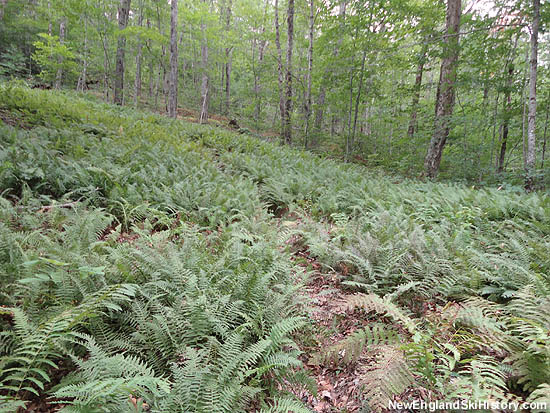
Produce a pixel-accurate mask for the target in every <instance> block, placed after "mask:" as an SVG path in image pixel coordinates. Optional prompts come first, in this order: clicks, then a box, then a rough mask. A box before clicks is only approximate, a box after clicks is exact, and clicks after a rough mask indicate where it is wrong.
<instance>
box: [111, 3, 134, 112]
mask: <svg viewBox="0 0 550 413" xmlns="http://www.w3.org/2000/svg"><path fill="white" fill-rule="evenodd" d="M130 2H131V0H120V6H119V8H118V29H119V30H124V29H125V28H126V26H127V25H128V17H129V15H130ZM125 54H126V36H124V35H120V34H119V36H118V42H117V51H116V69H115V96H114V103H115V104H117V105H122V103H123V100H124V56H125Z"/></svg>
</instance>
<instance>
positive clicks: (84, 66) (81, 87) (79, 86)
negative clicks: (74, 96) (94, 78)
mask: <svg viewBox="0 0 550 413" xmlns="http://www.w3.org/2000/svg"><path fill="white" fill-rule="evenodd" d="M87 75H88V17H87V16H84V62H83V64H82V72H81V73H80V76H79V77H78V84H77V85H76V90H77V91H78V92H83V91H84V88H85V87H86V77H87Z"/></svg>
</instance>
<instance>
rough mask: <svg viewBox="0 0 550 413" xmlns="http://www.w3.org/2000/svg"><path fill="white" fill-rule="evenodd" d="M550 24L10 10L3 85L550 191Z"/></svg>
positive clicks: (490, 12) (467, 17) (492, 11)
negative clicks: (19, 83) (90, 97)
mask: <svg viewBox="0 0 550 413" xmlns="http://www.w3.org/2000/svg"><path fill="white" fill-rule="evenodd" d="M453 8H454V10H455V16H454V22H453V19H452V16H451V14H452V12H453ZM457 13H458V14H457ZM548 21H550V7H548V4H547V3H546V2H542V4H540V2H539V0H534V1H533V0H529V1H526V0H518V1H516V0H497V1H494V2H493V1H490V2H489V1H475V0H474V1H466V0H464V1H463V2H460V1H457V0H449V1H447V2H443V1H439V0H422V1H404V0H390V1H355V0H339V1H320V0H307V1H306V0H301V1H294V0H281V1H279V0H208V1H207V0H203V1H190V0H179V1H176V2H169V1H165V0H95V1H92V0H1V1H0V56H1V57H0V75H1V76H2V77H7V78H10V77H19V78H22V79H25V80H26V81H27V82H29V83H31V84H32V85H35V86H36V87H46V88H72V89H76V90H78V91H81V92H84V91H91V92H93V93H95V94H98V95H101V96H102V97H103V98H105V99H106V100H109V101H114V102H115V103H119V104H122V105H129V106H137V107H146V108H150V109H152V110H155V111H159V112H166V113H168V114H169V115H171V116H176V115H179V116H181V117H184V118H187V119H189V120H196V121H197V122H200V123H207V122H208V123H212V124H215V125H220V126H227V125H228V124H229V123H231V125H232V126H234V127H236V128H240V130H241V132H247V133H252V134H257V135H263V136H264V137H268V138H270V139H281V141H282V142H286V143H292V144H293V145H300V146H303V147H306V148H309V149H311V150H315V151H318V152H322V153H326V154H329V155H331V156H337V157H343V158H345V159H346V160H351V161H356V162H361V163H365V164H367V165H370V166H382V167H383V168H385V169H388V170H391V171H395V172H397V173H400V174H405V175H409V176H421V175H428V176H430V177H434V176H436V175H438V176H439V177H440V178H441V179H452V180H464V181H467V182H471V183H476V184H498V185H505V186H516V185H517V186H523V185H526V186H527V187H528V189H533V188H536V187H544V186H546V185H548V184H549V183H550V168H549V167H548V160H547V159H546V158H548V155H547V135H548V120H549V109H550V84H549V82H548V78H549V76H548V71H549V67H548V60H549V58H548V48H547V46H546V45H547V42H546V40H547V37H548V35H547V33H546V26H547V24H548ZM453 24H454V26H453ZM534 46H535V48H534ZM537 46H538V50H537ZM534 51H535V52H536V53H535V55H534V54H533V52H534ZM534 58H535V60H533V59H534ZM533 68H535V75H536V76H535V78H533ZM445 71H447V75H445V73H444V72H445ZM533 85H536V94H535V95H533V93H534V90H533V89H534V88H533V87H532V86H533ZM438 91H439V92H438ZM451 95H452V96H451ZM445 99H447V101H446V102H445V101H444V100H445ZM533 102H536V106H534V105H533ZM438 105H439V109H440V110H439V111H438V109H437V108H438ZM279 136H280V137H279ZM434 150H435V152H433V151H434ZM430 151H432V155H435V156H436V157H437V156H439V157H440V159H441V165H440V166H439V164H437V165H435V167H434V166H433V165H432V167H431V168H430V166H429V165H428V164H429V162H428V158H429V156H428V157H427V154H428V155H429V154H430ZM438 152H439V153H438ZM436 163H438V162H436Z"/></svg>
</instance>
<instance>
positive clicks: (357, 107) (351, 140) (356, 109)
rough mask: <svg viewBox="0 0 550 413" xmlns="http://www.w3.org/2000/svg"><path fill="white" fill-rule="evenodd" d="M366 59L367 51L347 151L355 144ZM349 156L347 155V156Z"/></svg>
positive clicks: (364, 55)
mask: <svg viewBox="0 0 550 413" xmlns="http://www.w3.org/2000/svg"><path fill="white" fill-rule="evenodd" d="M366 59H367V50H366V49H364V50H363V58H362V60H361V72H360V73H359V90H358V91H357V97H356V98H355V109H354V114H353V128H352V131H351V137H350V147H349V150H350V151H351V150H353V145H354V144H355V133H356V131H357V116H358V115H359V103H360V102H361V92H362V90H363V78H364V76H365V61H366ZM348 156H349V154H348Z"/></svg>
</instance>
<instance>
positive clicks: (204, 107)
mask: <svg viewBox="0 0 550 413" xmlns="http://www.w3.org/2000/svg"><path fill="white" fill-rule="evenodd" d="M203 3H206V0H203ZM201 32H202V44H201V56H202V83H201V111H200V115H199V123H207V122H208V104H209V102H208V101H209V98H210V96H209V94H210V93H209V90H208V89H209V79H208V41H207V39H206V23H204V20H203V22H202V23H201Z"/></svg>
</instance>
